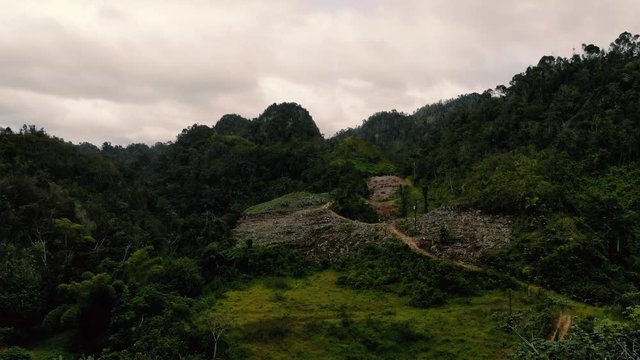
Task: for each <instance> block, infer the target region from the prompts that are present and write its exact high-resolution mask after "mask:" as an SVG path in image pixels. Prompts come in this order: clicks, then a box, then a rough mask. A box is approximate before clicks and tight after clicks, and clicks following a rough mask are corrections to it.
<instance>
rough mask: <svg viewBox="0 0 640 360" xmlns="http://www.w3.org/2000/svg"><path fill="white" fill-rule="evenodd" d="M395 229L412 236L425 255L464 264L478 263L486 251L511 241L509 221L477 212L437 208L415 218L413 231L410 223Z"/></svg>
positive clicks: (404, 223) (399, 224) (412, 225)
mask: <svg viewBox="0 0 640 360" xmlns="http://www.w3.org/2000/svg"><path fill="white" fill-rule="evenodd" d="M398 226H399V227H400V228H402V229H403V230H404V231H406V232H407V233H409V234H411V235H413V238H414V239H416V240H417V241H418V246H419V247H420V248H422V249H425V250H426V251H427V252H428V253H430V254H433V255H434V256H436V257H439V258H449V259H453V260H457V261H461V262H464V263H478V260H479V259H480V257H481V256H482V254H483V253H484V252H485V251H487V250H489V249H492V248H495V247H498V246H502V245H505V244H507V243H508V242H509V241H510V239H511V222H510V220H509V219H508V218H506V217H500V216H492V215H486V214H483V213H482V212H480V211H478V210H468V211H461V210H455V209H452V208H449V207H439V208H437V209H434V210H432V211H430V212H428V213H427V214H423V215H420V216H418V218H417V221H416V226H415V228H414V224H413V219H403V220H400V221H398Z"/></svg>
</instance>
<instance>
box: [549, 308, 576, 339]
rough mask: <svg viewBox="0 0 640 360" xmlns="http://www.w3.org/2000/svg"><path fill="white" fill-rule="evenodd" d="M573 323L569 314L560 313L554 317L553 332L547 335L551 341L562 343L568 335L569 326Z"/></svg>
mask: <svg viewBox="0 0 640 360" xmlns="http://www.w3.org/2000/svg"><path fill="white" fill-rule="evenodd" d="M572 323H573V317H572V316H571V314H567V313H562V312H561V313H560V314H558V316H557V317H556V322H555V324H554V325H553V331H552V332H551V334H550V335H549V340H551V341H562V340H564V339H566V338H567V336H568V335H569V330H571V324H572Z"/></svg>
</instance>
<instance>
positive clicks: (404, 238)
mask: <svg viewBox="0 0 640 360" xmlns="http://www.w3.org/2000/svg"><path fill="white" fill-rule="evenodd" d="M387 227H388V229H389V231H391V233H392V234H394V235H395V236H396V237H397V238H399V239H400V240H402V242H403V243H405V244H407V246H409V248H410V249H411V250H413V251H414V252H415V253H418V254H420V255H424V256H426V257H428V258H430V259H433V260H443V259H441V258H439V257H437V256H435V255H433V254H431V253H429V252H427V251H425V250H424V249H422V248H421V247H419V246H418V242H417V241H416V239H414V238H413V237H411V236H409V235H407V234H405V233H403V232H402V231H400V229H398V228H397V227H396V226H395V225H394V224H393V223H389V225H388V226H387ZM451 262H453V263H454V264H456V265H458V266H460V267H463V268H465V269H467V270H471V271H485V270H484V269H483V268H481V267H479V266H476V265H471V264H467V263H463V262H461V261H455V260H451Z"/></svg>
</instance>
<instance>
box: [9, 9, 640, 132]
mask: <svg viewBox="0 0 640 360" xmlns="http://www.w3.org/2000/svg"><path fill="white" fill-rule="evenodd" d="M0 10H1V11H0V25H2V29H3V31H2V32H0V96H1V98H0V126H12V127H20V126H21V125H22V124H23V123H27V124H32V123H33V124H36V125H37V126H40V127H45V128H46V129H47V130H48V131H49V132H50V133H52V134H54V135H56V136H60V137H63V138H65V139H67V140H72V141H75V142H79V141H84V140H88V141H92V142H94V143H98V144H99V143H101V142H103V141H111V142H114V143H119V144H126V143H129V142H133V141H136V142H137V141H142V142H147V143H153V142H155V141H168V140H172V139H173V138H174V137H175V135H176V134H178V133H179V132H180V130H181V129H182V128H184V127H186V126H188V125H191V124H193V123H195V122H200V123H205V124H213V123H214V122H215V121H216V120H217V119H219V118H220V116H222V115H223V114H225V113H239V114H241V115H243V116H246V117H255V116H257V115H258V114H260V113H261V112H262V111H263V110H264V108H265V107H266V106H267V105H269V104H271V103H274V102H281V101H296V102H299V103H300V104H301V105H303V106H304V107H306V108H307V109H308V110H309V111H310V113H311V114H312V116H313V117H314V119H315V120H316V122H317V123H318V126H319V127H320V129H321V131H322V132H323V133H325V134H327V135H331V134H333V133H334V132H335V131H337V130H339V129H341V128H345V127H349V126H355V125H358V124H360V122H361V121H362V120H363V119H365V118H367V117H368V116H369V115H371V114H373V113H374V112H377V111H381V110H389V109H397V110H398V111H405V112H412V111H413V110H415V109H416V108H417V107H419V106H422V105H425V104H427V103H431V102H435V101H437V100H439V99H446V98H450V97H454V96H456V95H458V94H460V93H465V92H471V91H482V90H484V89H487V88H492V87H494V86H495V85H498V84H505V83H508V81H509V80H510V78H511V76H512V75H514V74H515V73H517V72H520V71H523V70H524V69H525V68H526V66H528V65H531V64H535V63H536V62H537V60H538V59H539V58H540V57H541V56H542V55H546V54H552V55H560V56H568V55H571V52H572V49H573V48H576V49H578V51H579V49H580V45H581V44H582V43H595V44H597V45H599V46H601V47H604V48H606V47H607V45H608V44H609V42H611V41H612V40H613V39H615V37H616V36H617V35H618V34H619V33H621V32H622V31H631V32H634V33H637V32H640V29H639V28H638V27H639V26H638V25H637V20H636V14H638V13H640V3H639V2H637V1H636V0H620V1H617V2H615V3H611V2H603V1H596V0H583V1H578V0H567V1H562V2H559V1H556V0H519V1H513V0H494V1H484V2H480V1H475V0H461V1H455V2H452V1H448V0H424V1H419V0H406V1H401V2H400V1H392V0H376V1H365V0H360V1H349V2H345V1H334V0H332V1H320V0H288V1H287V0H283V1H278V0H274V1H258V0H243V1H222V0H216V1H214V0H154V1H153V2H150V1H146V0H132V1H107V0H95V1H85V0H48V1H39V0H0Z"/></svg>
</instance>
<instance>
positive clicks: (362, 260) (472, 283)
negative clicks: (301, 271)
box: [338, 245, 514, 307]
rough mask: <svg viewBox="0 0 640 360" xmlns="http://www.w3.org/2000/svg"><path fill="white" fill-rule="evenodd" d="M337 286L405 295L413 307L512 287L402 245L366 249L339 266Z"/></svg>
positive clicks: (499, 277)
mask: <svg viewBox="0 0 640 360" xmlns="http://www.w3.org/2000/svg"><path fill="white" fill-rule="evenodd" d="M341 269H343V270H344V274H343V275H341V276H340V278H339V279H338V284H339V285H341V286H348V287H351V288H354V289H380V290H384V291H390V292H393V293H396V294H399V295H407V296H409V298H410V300H409V303H410V304H411V305H413V306H416V307H427V306H431V305H441V304H443V303H445V302H446V299H447V295H455V296H470V295H474V294H478V293H479V292H480V290H481V289H491V288H505V287H508V286H513V285H514V284H512V283H511V281H510V280H508V279H507V278H504V277H501V276H499V275H497V274H489V273H478V272H474V271H470V270H466V269H461V268H460V267H458V266H456V265H454V264H450V263H447V262H443V261H433V260H429V259H426V258H425V257H424V256H421V255H418V254H415V253H413V252H412V251H410V250H409V249H408V248H407V247H405V246H402V245H395V246H385V247H368V248H365V249H364V250H362V251H361V252H360V253H359V254H358V255H356V256H353V257H351V258H349V259H347V260H345V261H344V263H343V264H342V265H341Z"/></svg>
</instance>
